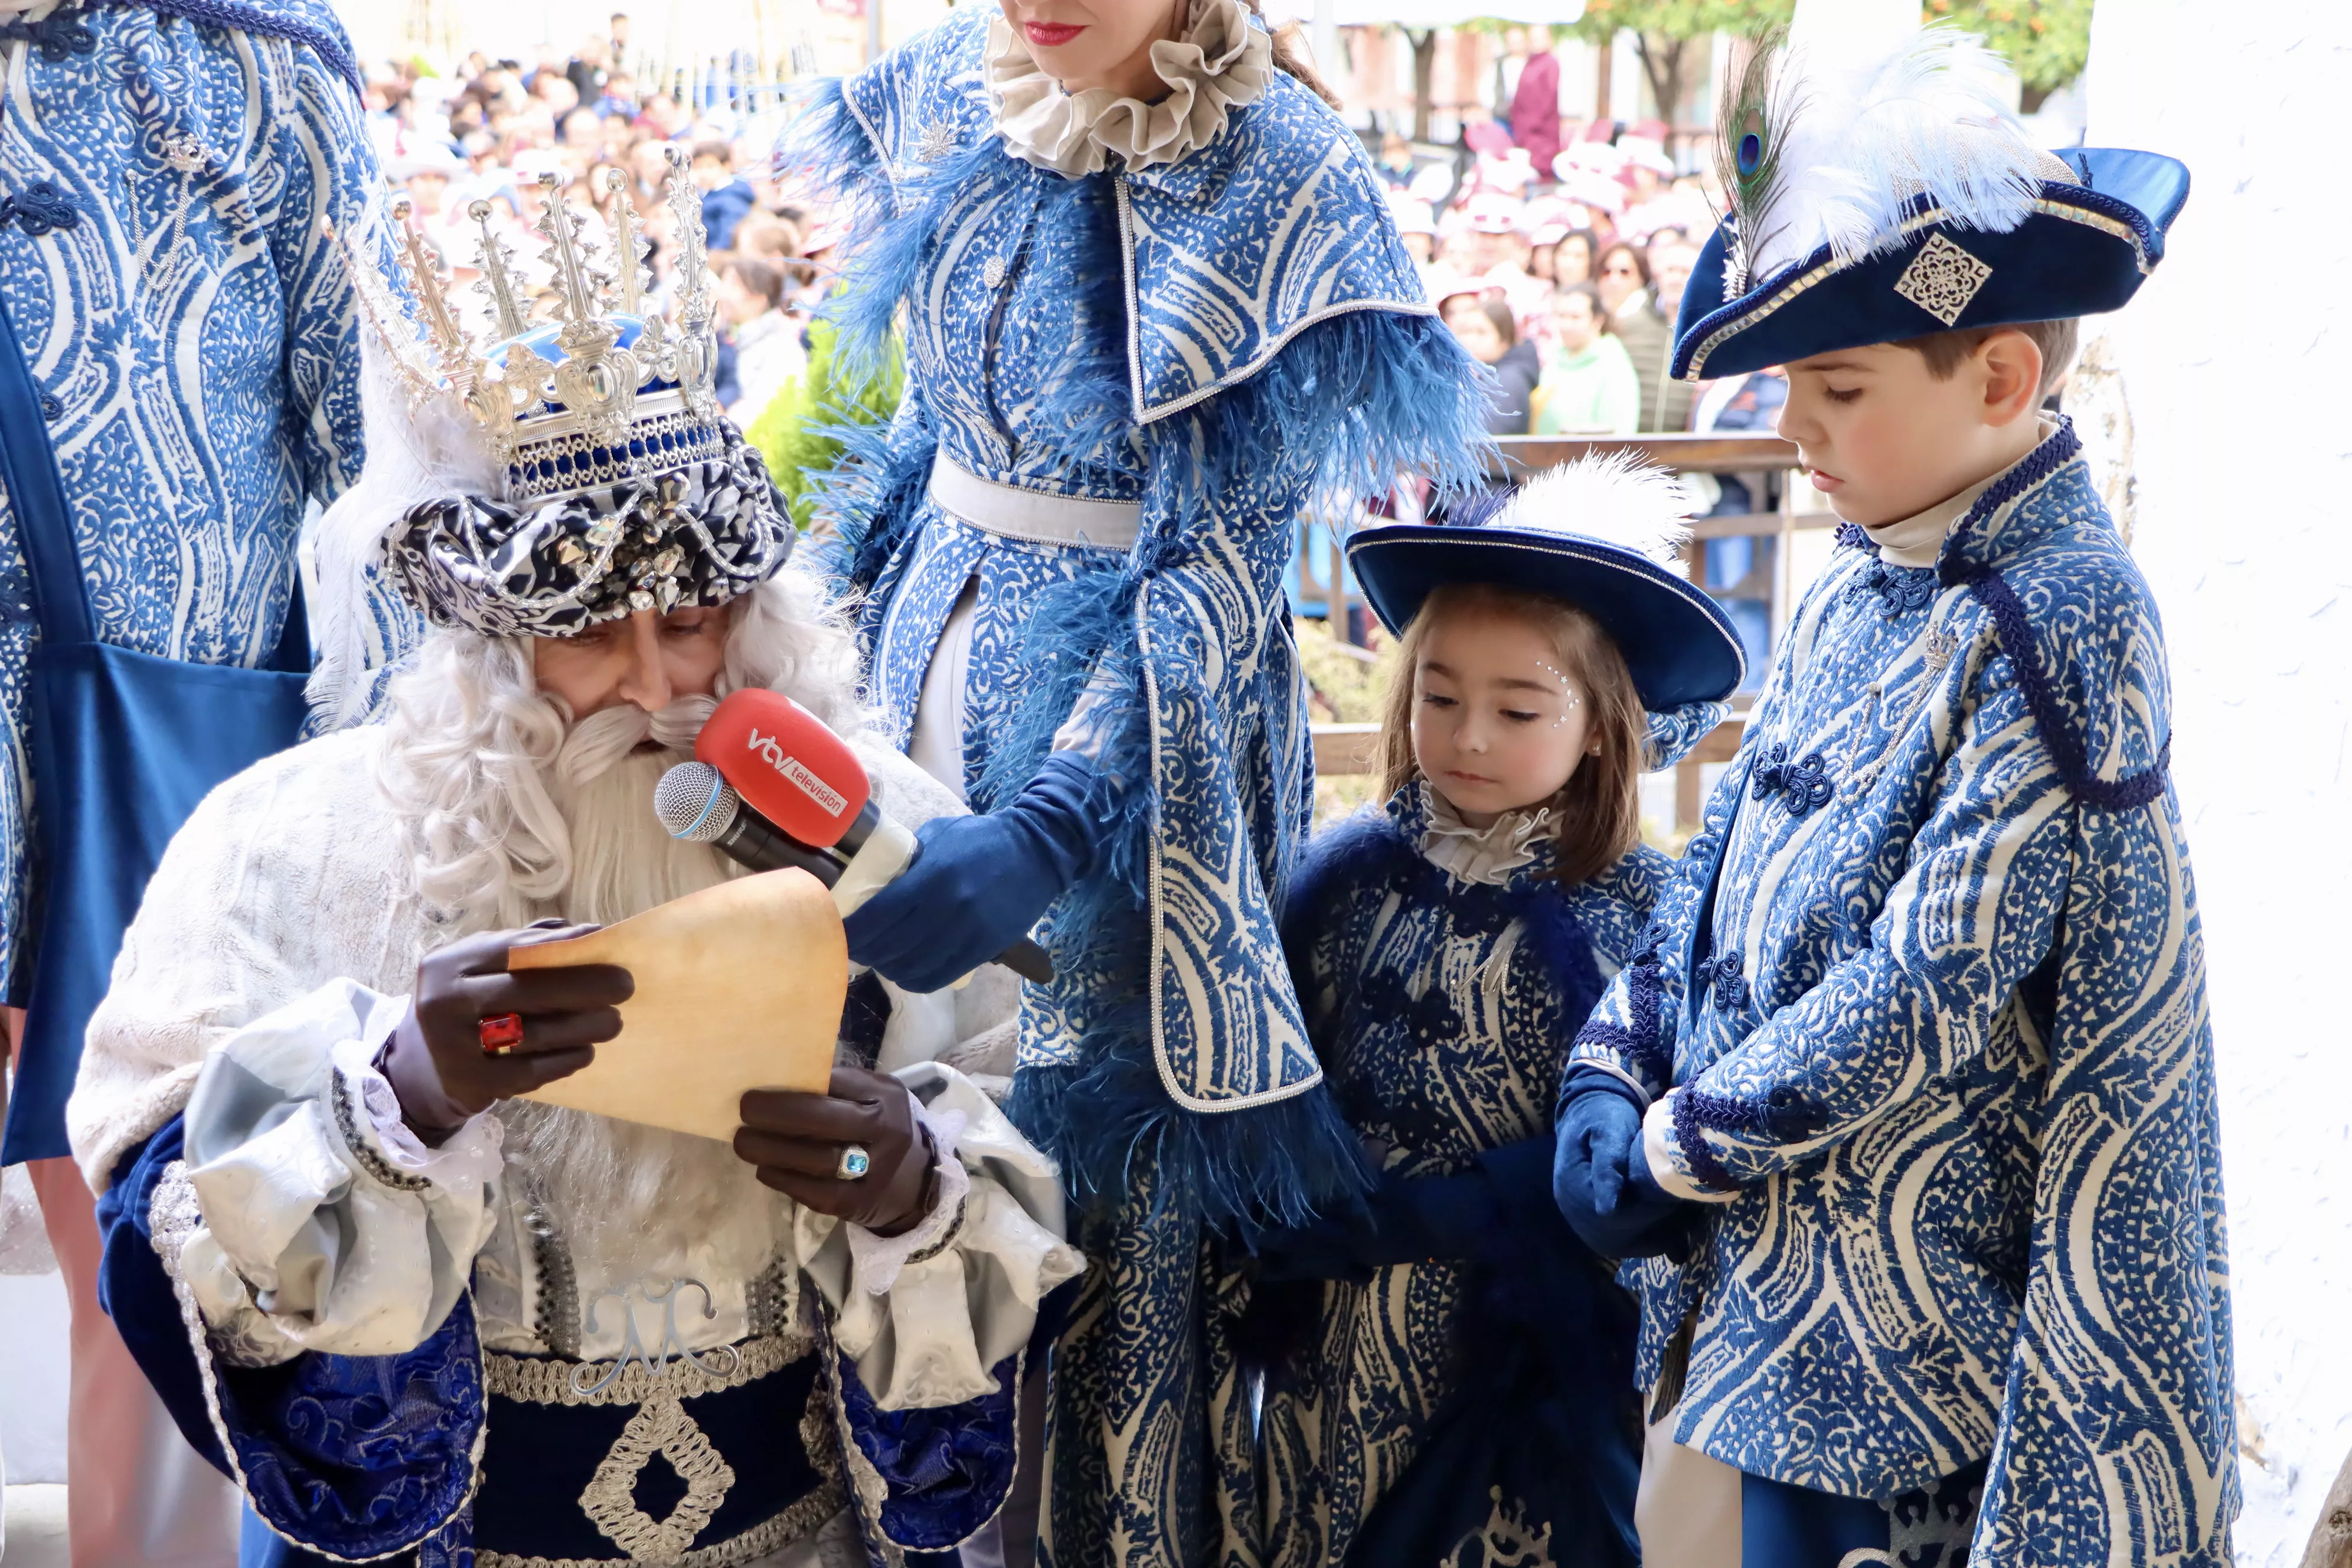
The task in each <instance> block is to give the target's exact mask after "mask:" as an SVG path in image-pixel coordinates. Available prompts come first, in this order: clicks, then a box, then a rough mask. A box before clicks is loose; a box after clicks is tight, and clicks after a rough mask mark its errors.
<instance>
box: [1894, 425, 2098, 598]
mask: <svg viewBox="0 0 2352 1568" xmlns="http://www.w3.org/2000/svg"><path fill="white" fill-rule="evenodd" d="M2039 428H2040V434H2039V435H2037V436H2036V437H2035V438H2034V443H2033V444H2034V446H2035V447H2037V448H2038V447H2040V446H2041V445H2042V442H2044V441H2047V440H2048V439H2050V437H2052V436H2053V435H2056V434H2057V431H2058V423H2057V421H2056V420H2054V419H2051V418H2048V417H2043V418H2042V421H2041V425H2040V427H2039ZM2027 456H2029V457H2030V456H2032V454H2031V453H2028V454H2027ZM2023 461H2025V458H2019V459H2018V460H2017V462H2018V463H2021V462H2023ZM2015 467H2017V463H2011V465H2010V466H2009V468H2003V469H2001V470H2000V473H1998V474H1988V475H1986V476H1985V477H1984V478H1983V479H1979V480H1978V481H1977V482H1976V483H1975V484H1972V485H1970V486H1969V488H1968V489H1964V490H1962V491H1961V492H1960V493H1959V494H1958V495H1956V496H1953V497H1952V498H1951V499H1950V500H1942V501H1938V502H1937V503H1936V504H1935V505H1934V506H1931V507H1929V508H1928V509H1927V510H1925V511H1921V512H1915V513H1913V514H1912V515H1911V516H1909V517H1906V518H1903V519H1901V520H1900V521H1895V522H1884V523H1879V524H1877V525H1875V526H1874V527H1868V528H1865V529H1864V530H1863V531H1864V532H1865V533H1867V534H1869V535H1870V542H1872V543H1873V544H1875V545H1876V546H1878V558H1879V559H1880V560H1881V561H1884V562H1885V563H1886V564H1888V565H1889V566H1933V565H1934V564H1935V563H1936V558H1937V556H1939V555H1941V554H1942V553H1943V552H1944V539H1945V537H1946V536H1947V535H1948V534H1949V533H1950V532H1951V531H1952V525H1953V524H1954V523H1956V522H1958V521H1960V519H1962V518H1964V517H1966V516H1968V514H1969V508H1970V507H1972V506H1974V505H1976V504H1977V498H1978V497H1979V496H1981V495H1983V494H1984V493H1985V491H1987V490H1989V489H1992V487H1993V486H1994V485H1995V484H1996V483H1998V482H1999V481H2000V479H2001V477H2002V475H2005V474H2007V473H2008V472H2009V471H2010V468H2015Z"/></svg>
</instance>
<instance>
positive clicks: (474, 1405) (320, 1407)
mask: <svg viewBox="0 0 2352 1568" xmlns="http://www.w3.org/2000/svg"><path fill="white" fill-rule="evenodd" d="M181 1158H182V1126H181V1121H180V1119H179V1118H177V1117H174V1118H173V1120H172V1121H170V1122H169V1123H168V1124H167V1125H166V1126H165V1127H164V1128H163V1131H159V1132H157V1133H156V1134H155V1135H154V1136H153V1137H152V1138H150V1139H149V1140H148V1141H147V1142H145V1143H142V1144H141V1145H140V1146H139V1147H138V1148H137V1149H135V1150H133V1151H132V1152H131V1153H129V1154H126V1155H125V1156H124V1157H123V1160H122V1163H121V1164H120V1165H119V1166H118V1167H117V1168H116V1171H115V1177H114V1181H113V1183H112V1184H111V1185H110V1186H109V1187H108V1189H107V1191H106V1193H105V1194H104V1195H103V1196H102V1197H100V1199H99V1205H98V1219H99V1226H100V1232H101V1237H102V1240H103V1246H104V1252H103V1257H102V1260H101V1262H100V1273H99V1303H100V1306H102V1307H103V1308H104V1309H105V1310H106V1311H107V1313H108V1314H109V1315H110V1317H111V1318H112V1319H113V1320H114V1323H115V1327H116V1330H117V1331H119V1332H120V1333H121V1335H122V1339H123V1342H124V1343H125V1344H126V1345H127V1346H129V1347H130V1350H131V1356H132V1358H133V1359H134V1360H135V1361H137V1362H138V1363H139V1366H140V1370H141V1371H142V1372H144V1373H146V1374H147V1379H148V1381H149V1382H150V1383H151V1384H153V1385H154V1388H155V1391H156V1393H157V1394H159V1395H160V1396H161V1397H162V1399H163V1404H164V1406H165V1408H166V1409H168V1410H170V1411H171V1413H172V1416H173V1420H175V1421H176V1422H177V1423H178V1424H179V1426H180V1430H181V1432H182V1433H183V1434H184V1435H185V1436H186V1437H187V1439H188V1441H189V1442H190V1443H191V1444H193V1445H194V1447H195V1448H196V1450H197V1451H198V1452H199V1453H201V1454H203V1455H204V1456H205V1458H207V1459H209V1460H211V1461H212V1463H213V1464H215V1466H218V1467H219V1468H222V1469H223V1470H225V1471H226V1472H227V1473H229V1474H230V1475H231V1477H232V1478H233V1479H236V1481H237V1482H238V1484H239V1485H240V1486H241V1487H242V1488H243V1489H244V1490H245V1494H246V1499H247V1501H248V1502H249V1503H250V1504H251V1505H252V1507H253V1509H254V1511H255V1512H256V1513H257V1514H258V1515H259V1516H260V1517H261V1519H262V1520H263V1521H264V1522H266V1523H267V1524H268V1526H269V1527H270V1528H271V1529H272V1530H273V1531H277V1532H278V1535H280V1536H281V1537H283V1538H285V1539H286V1540H288V1541H289V1542H293V1543H294V1544H296V1545H297V1546H299V1547H303V1548H305V1549H308V1550H310V1551H315V1552H322V1553H325V1554H328V1555H331V1556H334V1557H339V1558H347V1559H360V1558H368V1557H377V1556H383V1555H385V1554H387V1553H390V1552H401V1551H406V1550H409V1549H411V1548H415V1547H418V1546H420V1545H425V1546H429V1547H432V1548H433V1549H434V1550H435V1551H436V1552H439V1551H446V1549H447V1548H448V1547H449V1546H450V1544H451V1542H452V1537H453V1536H462V1535H463V1534H464V1533H465V1531H466V1527H467V1509H468V1505H469V1504H470V1502H471V1500H472V1497H473V1491H474V1484H475V1477H476V1468H477V1465H478V1459H479V1454H480V1447H481V1437H482V1432H483V1422H484V1415H485V1410H484V1394H483V1388H482V1355H481V1346H480V1343H479V1342H478V1338H477V1337H476V1333H475V1327H474V1311H473V1302H472V1300H471V1298H469V1297H468V1298H461V1299H460V1300H459V1301H458V1303H457V1309H456V1310H454V1311H452V1312H451V1313H450V1314H449V1316H448V1319H447V1320H446V1321H445V1322H444V1323H443V1324H442V1325H441V1327H440V1329H439V1330H438V1331H436V1332H435V1333H434V1334H433V1335H432V1336H431V1337H430V1338H428V1339H426V1340H425V1342H424V1343H422V1344H420V1345H418V1346H417V1347H416V1348H415V1350H413V1351H409V1352H405V1353H404V1354H401V1355H393V1356H337V1355H321V1354H304V1355H298V1356H296V1357H295V1358H294V1359H292V1360H291V1361H288V1362H284V1363H279V1364H278V1365H276V1366H267V1367H233V1366H227V1365H225V1364H222V1363H218V1362H216V1361H215V1360H214V1358H213V1356H212V1354H211V1352H210V1350H209V1348H208V1347H206V1346H205V1344H203V1343H202V1342H201V1340H202V1336H201V1332H200V1331H194V1330H192V1328H191V1327H190V1325H189V1322H188V1320H187V1319H186V1318H185V1317H184V1316H183V1314H182V1310H181V1303H180V1300H179V1297H178V1294H177V1292H176V1291H175V1290H174V1289H173V1281H172V1279H171V1277H170V1275H169V1274H168V1273H167V1271H166V1270H165V1268H164V1267H163V1259H162V1258H160V1257H159V1256H158V1255H157V1253H156V1250H155V1247H154V1234H153V1223H154V1220H153V1215H154V1208H155V1196H156V1193H157V1190H158V1189H159V1188H160V1187H162V1186H163V1184H164V1183H165V1182H166V1181H167V1180H170V1179H171V1178H172V1177H173V1173H174V1167H175V1166H176V1165H177V1164H178V1162H179V1161H180V1160H181ZM215 1414H216V1415H217V1418H216V1419H215Z"/></svg>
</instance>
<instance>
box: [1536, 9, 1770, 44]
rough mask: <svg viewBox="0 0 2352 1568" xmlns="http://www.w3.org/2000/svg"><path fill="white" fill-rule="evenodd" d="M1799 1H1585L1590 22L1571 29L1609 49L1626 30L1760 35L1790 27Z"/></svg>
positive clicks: (1677, 35)
mask: <svg viewBox="0 0 2352 1568" xmlns="http://www.w3.org/2000/svg"><path fill="white" fill-rule="evenodd" d="M1795 10H1796V0H1585V6H1584V16H1583V17H1582V19H1580V21H1578V22H1577V23H1576V24H1575V25H1574V26H1570V28H1568V29H1567V30H1568V32H1569V33H1570V35H1572V36H1573V37H1579V38H1582V39H1584V40H1585V41H1586V42H1588V43H1596V44H1601V43H1607V42H1608V41H1609V40H1610V39H1611V38H1612V37H1616V35H1617V30H1618V29H1619V28H1621V27H1631V28H1633V30H1634V31H1635V32H1637V33H1643V34H1657V35H1660V36H1662V37H1668V38H1698V37H1706V35H1707V34H1709V33H1745V34H1748V35H1751V36H1752V35H1754V34H1758V33H1761V32H1762V31H1764V29H1765V28H1767V27H1770V26H1785V25H1786V24H1787V23H1788V20H1789V17H1790V15H1791V14H1793V13H1794V12H1795Z"/></svg>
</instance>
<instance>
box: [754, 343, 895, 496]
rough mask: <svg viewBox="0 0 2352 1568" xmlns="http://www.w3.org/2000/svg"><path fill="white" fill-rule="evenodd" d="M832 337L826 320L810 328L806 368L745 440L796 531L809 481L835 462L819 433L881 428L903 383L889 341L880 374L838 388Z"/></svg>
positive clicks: (832, 443)
mask: <svg viewBox="0 0 2352 1568" xmlns="http://www.w3.org/2000/svg"><path fill="white" fill-rule="evenodd" d="M833 338H834V325H833V323H832V322H831V321H822V320H820V321H814V322H812V323H810V325H809V330H808V345H809V351H808V355H809V357H808V369H806V370H805V371H803V372H802V373H801V374H800V375H799V377H797V378H796V379H794V380H793V381H788V382H786V383H785V384H783V385H782V387H781V388H779V389H778V391H777V393H776V395H775V400H774V401H773V402H772V403H770V404H769V405H768V408H767V412H765V413H763V414H761V416H760V417H759V418H758V419H756V420H754V421H753V422H752V425H751V430H750V431H749V432H747V433H746V436H745V438H746V439H747V440H749V441H750V442H751V445H752V446H754V447H758V448H759V450H760V456H761V457H762V458H766V459H767V464H768V477H769V478H770V479H773V480H774V481H775V484H776V489H778V490H779V491H780V492H782V495H783V498H784V500H785V502H786V504H787V505H789V506H790V507H791V509H792V514H793V524H794V525H795V526H797V527H799V528H802V529H805V528H807V527H808V525H809V518H810V516H811V514H812V513H813V512H814V510H815V507H816V496H815V494H814V491H813V490H812V489H811V487H810V483H809V481H810V479H813V478H814V477H815V476H817V475H819V474H823V473H825V472H827V471H829V470H830V469H831V468H833V466H834V464H835V463H836V462H839V461H840V460H841V443H840V442H839V441H837V440H835V439H834V438H833V437H830V436H827V435H825V434H824V430H825V428H826V427H827V426H838V425H882V424H887V422H888V421H889V418H890V416H891V415H893V414H894V413H896V412H897V411H898V395H899V392H900V390H901V389H902V388H903V387H904V386H905V384H906V379H907V377H906V371H905V368H904V364H903V363H902V361H901V359H900V357H899V355H898V345H897V343H896V342H893V343H892V345H891V349H892V352H891V354H890V360H889V363H888V364H887V365H886V366H884V368H883V373H882V374H880V375H878V376H877V377H875V378H874V379H873V380H872V381H870V382H869V383H867V384H866V385H864V386H862V387H855V388H852V387H845V386H843V385H842V384H840V383H838V382H837V381H835V379H834V374H833Z"/></svg>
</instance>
